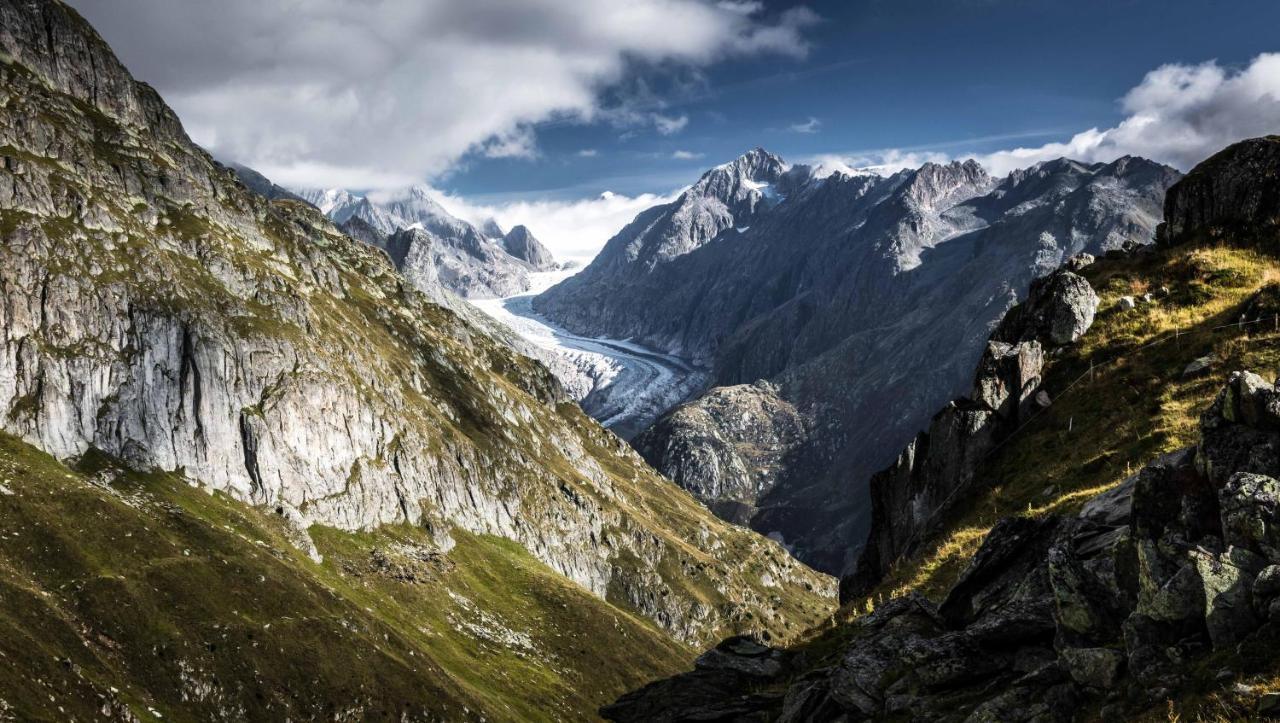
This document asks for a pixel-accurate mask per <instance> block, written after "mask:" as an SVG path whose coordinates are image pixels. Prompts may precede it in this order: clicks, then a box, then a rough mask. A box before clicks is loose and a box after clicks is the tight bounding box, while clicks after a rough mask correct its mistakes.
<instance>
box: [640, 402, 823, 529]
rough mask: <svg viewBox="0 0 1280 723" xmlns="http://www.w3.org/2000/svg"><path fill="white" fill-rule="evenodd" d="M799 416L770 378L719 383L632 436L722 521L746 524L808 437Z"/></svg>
mask: <svg viewBox="0 0 1280 723" xmlns="http://www.w3.org/2000/svg"><path fill="white" fill-rule="evenodd" d="M805 434H806V430H805V423H804V420H803V418H801V416H800V414H799V413H798V412H797V411H796V410H795V408H794V407H792V406H791V405H790V404H788V403H787V402H786V401H785V400H783V399H781V398H780V397H779V396H778V388H777V387H776V386H774V385H772V384H770V383H769V382H766V381H760V382H757V383H755V384H747V385H739V386H733V387H720V388H717V389H715V390H713V391H711V392H710V393H708V394H707V395H705V396H703V397H701V398H700V399H698V400H697V401H696V402H692V403H689V404H685V405H682V406H680V407H677V408H676V409H675V410H674V411H673V412H671V413H670V414H668V415H667V416H665V417H663V418H662V419H661V420H659V421H658V423H657V424H655V425H654V426H653V427H650V428H649V430H647V431H646V432H644V433H642V434H641V435H640V436H639V437H637V438H636V439H635V440H633V441H632V446H634V447H635V448H636V450H637V451H638V452H640V454H641V456H643V457H644V458H645V460H647V461H648V462H649V463H650V464H652V465H653V466H654V467H656V468H658V469H661V470H666V471H667V473H668V474H670V475H672V476H673V477H675V478H677V479H679V480H681V485H682V486H683V487H684V488H685V489H687V490H689V492H691V493H692V494H693V496H694V497H697V498H698V499H699V500H701V501H702V502H703V503H704V504H706V505H707V506H708V507H709V508H711V511H712V512H714V513H715V514H716V515H717V516H719V517H720V518H721V519H725V520H729V521H731V522H735V523H738V524H747V523H748V522H749V521H750V520H751V518H752V517H753V516H754V515H755V512H756V504H757V503H758V502H759V500H760V499H761V498H762V497H763V496H764V495H766V494H768V492H769V491H770V490H772V489H773V487H774V486H775V485H776V484H777V482H778V475H779V473H780V471H781V470H782V469H783V467H784V466H785V465H786V464H788V463H789V461H790V460H789V459H788V457H789V455H791V454H793V453H794V452H795V451H796V450H798V449H799V448H800V446H801V444H802V442H803V441H804V439H805Z"/></svg>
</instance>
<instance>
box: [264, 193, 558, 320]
mask: <svg viewBox="0 0 1280 723" xmlns="http://www.w3.org/2000/svg"><path fill="white" fill-rule="evenodd" d="M241 177H242V178H243V177H244V174H241ZM273 185H274V184H273ZM251 187H252V186H251ZM296 196H297V197H299V198H301V199H302V200H304V201H306V202H307V203H310V204H311V205H313V206H315V207H316V208H318V209H320V212H321V213H323V214H324V215H326V216H328V217H329V218H330V219H332V220H333V221H334V223H336V224H338V226H339V227H340V228H342V229H343V230H344V231H346V232H347V233H348V234H350V235H351V236H352V237H353V238H357V239H359V240H361V241H364V242H365V243H369V244H371V245H374V246H378V247H380V248H382V249H384V250H386V251H387V252H388V253H389V254H390V255H391V258H392V261H394V262H395V264H396V267H397V268H399V269H400V270H401V271H402V272H403V273H404V274H405V275H406V276H407V277H409V279H410V280H411V281H413V282H414V283H415V284H419V285H420V286H423V287H426V286H430V285H436V284H438V285H440V286H441V287H442V288H445V289H447V290H449V291H451V292H453V293H455V294H457V295H458V296H461V297H463V298H466V299H470V298H476V299H486V298H495V297H504V296H511V295H513V294H517V293H519V292H521V291H526V290H528V289H529V273H530V272H538V271H554V270H556V269H558V268H559V264H557V263H556V261H555V259H554V258H553V257H552V255H551V252H550V251H548V250H547V248H546V247H545V246H543V245H542V243H541V242H540V241H538V239H536V238H534V236H533V234H532V233H531V232H530V231H529V229H527V228H525V227H524V226H516V227H514V228H512V229H511V230H510V231H508V232H504V231H503V230H502V228H501V227H500V226H498V224H497V222H495V221H493V220H492V219H490V220H488V221H487V222H486V223H484V224H483V230H482V229H480V228H477V227H475V226H474V225H472V224H471V223H468V222H467V221H463V220H462V219H459V218H457V217H456V216H454V215H452V214H450V213H449V212H448V211H446V210H445V208H444V207H443V206H441V205H440V203H439V202H437V201H436V200H435V199H434V198H433V197H432V196H431V194H430V192H429V191H428V189H426V188H423V187H421V186H414V187H412V188H409V189H407V190H406V191H404V192H403V193H401V194H399V195H396V196H392V197H390V198H388V199H386V200H382V201H374V200H372V199H370V198H369V197H368V196H357V195H355V194H352V193H350V192H348V191H345V190H342V189H327V190H314V189H312V190H299V191H297V192H296Z"/></svg>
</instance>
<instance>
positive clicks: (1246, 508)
mask: <svg viewBox="0 0 1280 723" xmlns="http://www.w3.org/2000/svg"><path fill="white" fill-rule="evenodd" d="M1218 500H1219V506H1220V509H1221V513H1220V514H1221V517H1222V534H1223V541H1224V542H1225V543H1227V544H1228V545H1238V546H1241V547H1245V548H1248V549H1251V550H1254V551H1256V552H1258V553H1260V554H1262V555H1265V556H1266V557H1267V559H1268V560H1272V561H1277V562H1280V482H1277V481H1276V480H1275V479H1272V478H1271V477H1268V476H1266V475H1260V474H1251V473H1248V472H1240V473H1237V474H1235V475H1232V477H1231V479H1229V480H1227V483H1226V484H1225V485H1223V487H1222V489H1221V490H1220V491H1219V492H1218Z"/></svg>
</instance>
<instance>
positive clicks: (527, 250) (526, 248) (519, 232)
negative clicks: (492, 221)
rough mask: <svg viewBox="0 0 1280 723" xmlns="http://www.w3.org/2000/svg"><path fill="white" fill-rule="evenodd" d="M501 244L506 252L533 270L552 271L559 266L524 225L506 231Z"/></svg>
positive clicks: (549, 252) (548, 251)
mask: <svg viewBox="0 0 1280 723" xmlns="http://www.w3.org/2000/svg"><path fill="white" fill-rule="evenodd" d="M502 246H503V248H505V249H506V250H507V253H509V254H511V255H512V256H514V257H516V258H517V259H520V260H521V261H523V262H525V263H526V264H529V266H530V267H531V268H533V269H534V270H535V271H553V270H555V269H557V268H559V267H560V265H559V264H557V263H556V260H555V257H554V256H552V255H551V251H550V250H549V249H548V248H547V247H546V246H543V245H542V242H540V241H538V239H536V238H534V236H533V233H532V232H530V231H529V229H528V228H527V227H526V226H524V225H519V226H515V227H514V228H512V229H511V230H510V231H508V232H507V233H506V234H505V235H504V236H503V237H502Z"/></svg>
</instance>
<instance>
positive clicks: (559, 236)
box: [432, 189, 683, 264]
mask: <svg viewBox="0 0 1280 723" xmlns="http://www.w3.org/2000/svg"><path fill="white" fill-rule="evenodd" d="M682 190H683V189H682ZM432 193H433V195H435V196H436V197H437V198H438V199H439V200H440V203H441V205H443V206H444V207H445V208H446V209H448V211H449V212H450V213H452V214H454V215H456V216H458V217H459V218H464V219H466V220H468V221H470V222H471V223H473V224H477V225H479V224H481V223H483V222H484V220H485V219H488V218H493V219H496V220H497V221H498V224H499V225H501V226H502V227H503V228H505V229H510V228H511V227H512V226H515V225H517V224H524V225H525V226H527V227H528V228H529V230H530V231H532V232H533V235H534V236H536V237H538V240H539V241H541V242H542V243H543V244H545V245H546V246H547V248H549V249H551V253H552V254H554V255H555V257H556V260H557V261H560V262H562V263H563V262H566V261H573V262H576V263H578V264H586V263H587V262H589V261H591V259H592V258H594V257H595V255H596V254H597V253H599V252H600V249H601V247H602V246H604V242H605V241H608V240H609V238H610V237H612V236H613V235H614V234H616V233H617V232H618V231H620V230H621V229H622V227H623V226H626V225H627V224H628V223H630V222H631V220H632V219H634V218H635V217H636V215H637V214H639V213H640V212H641V211H643V210H645V209H647V208H650V207H652V206H656V205H658V204H662V203H670V202H671V201H673V200H675V198H676V197H677V196H679V195H680V191H676V192H674V193H670V194H666V195H662V194H654V193H643V194H640V195H638V196H624V195H621V194H617V193H611V192H609V191H605V192H604V193H602V194H600V195H599V196H597V197H595V198H587V199H581V200H577V201H517V202H513V203H504V204H498V205H487V204H478V203H473V202H470V201H468V200H467V199H465V198H461V197H458V196H450V195H448V194H445V193H442V192H440V191H433V192H432Z"/></svg>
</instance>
